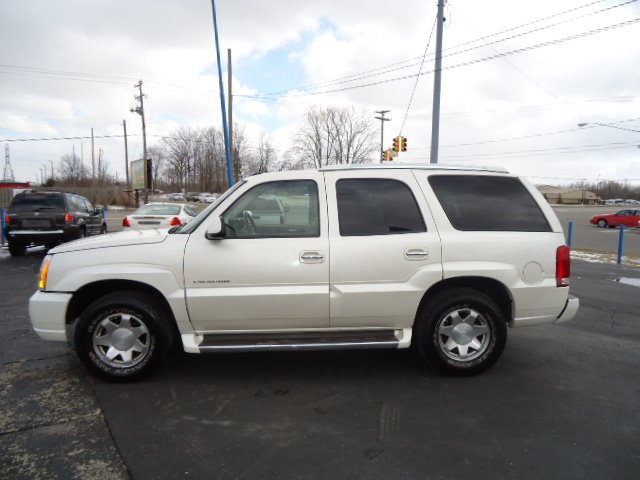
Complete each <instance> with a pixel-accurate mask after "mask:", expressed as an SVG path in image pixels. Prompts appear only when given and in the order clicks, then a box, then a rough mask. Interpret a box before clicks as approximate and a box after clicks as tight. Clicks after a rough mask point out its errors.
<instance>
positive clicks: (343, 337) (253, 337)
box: [198, 330, 400, 353]
mask: <svg viewBox="0 0 640 480" xmlns="http://www.w3.org/2000/svg"><path fill="white" fill-rule="evenodd" d="M399 347H400V340H399V339H398V338H397V337H396V335H395V331H394V330H359V331H345V332H291V333H288V332H284V333H263V334H256V333H253V332H252V333H247V334H238V333H233V334H212V335H204V336H203V340H202V343H200V345H198V350H199V351H200V352H202V353H205V352H239V351H247V350H252V351H266V350H271V351H273V350H277V351H282V350H342V349H345V350H346V349H349V350H350V349H356V348H399Z"/></svg>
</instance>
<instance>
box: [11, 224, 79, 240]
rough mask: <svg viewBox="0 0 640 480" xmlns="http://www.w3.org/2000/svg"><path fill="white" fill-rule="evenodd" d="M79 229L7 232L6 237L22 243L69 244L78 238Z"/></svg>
mask: <svg viewBox="0 0 640 480" xmlns="http://www.w3.org/2000/svg"><path fill="white" fill-rule="evenodd" d="M79 233H80V228H79V227H77V226H75V225H74V226H65V227H64V228H58V229H55V230H9V229H7V231H6V235H7V238H8V239H9V240H13V241H14V242H20V243H24V244H26V245H28V244H30V243H35V244H41V243H61V242H69V241H71V240H75V239H77V238H78V234H79Z"/></svg>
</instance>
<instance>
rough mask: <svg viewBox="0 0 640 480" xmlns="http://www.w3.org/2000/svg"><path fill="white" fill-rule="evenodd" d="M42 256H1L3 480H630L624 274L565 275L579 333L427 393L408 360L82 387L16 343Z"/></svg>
mask: <svg viewBox="0 0 640 480" xmlns="http://www.w3.org/2000/svg"><path fill="white" fill-rule="evenodd" d="M40 260H41V254H37V253H30V254H29V255H28V256H26V257H24V258H12V257H9V256H8V253H7V252H6V250H3V251H0V294H1V295H2V298H1V300H0V322H1V326H2V331H3V333H4V335H3V336H2V339H1V340H0V344H1V348H0V362H1V363H2V373H0V382H1V383H2V388H1V389H0V392H2V393H0V402H1V404H2V409H1V413H0V477H2V478H25V479H26V478H29V479H32V478H47V479H48V478H125V479H126V478H134V479H146V478H223V479H225V478H252V479H255V478H261V479H262V478H278V479H283V478H318V479H321V478H322V479H324V478H375V479H377V478H380V479H389V478H393V479H396V478H403V479H405V478H406V479H413V478H416V479H426V478H433V479H450V478H475V479H499V478H517V479H523V478H524V479H527V478H531V479H534V478H535V479H539V478H563V479H572V478H575V479H605V478H616V479H637V478H640V448H638V445H640V414H639V413H638V398H640V373H639V372H640V295H638V293H640V290H638V288H639V287H636V286H632V285H627V284H624V283H621V282H616V281H615V279H616V278H619V277H627V278H640V271H639V270H637V269H631V268H625V267H620V266H615V265H602V264H591V263H585V262H580V261H577V262H574V265H573V267H574V272H573V285H572V292H573V293H574V294H576V295H578V296H579V297H581V301H582V305H581V309H580V311H579V313H578V315H577V317H576V318H575V319H574V320H573V321H571V322H569V323H567V324H564V325H546V326H539V327H529V328H523V329H518V330H510V331H509V334H510V337H509V341H508V343H507V348H506V351H505V354H504V356H503V357H502V359H501V360H500V362H499V363H498V364H497V365H496V366H495V367H494V368H493V369H492V370H490V371H488V372H487V373H485V374H483V375H481V376H478V377H473V378H450V377H443V376H440V375H438V374H436V373H434V372H432V371H430V370H429V369H427V368H425V367H423V366H422V364H421V363H420V362H419V361H417V360H416V359H415V358H414V357H413V356H412V355H411V353H410V352H407V351H384V350H374V351H341V352H306V353H254V354H248V355H247V354H224V355H206V356H205V355H203V356H199V355H187V354H175V355H173V356H172V357H171V358H170V359H169V360H168V362H167V363H166V364H165V365H164V368H163V369H162V370H161V371H159V372H157V374H155V375H154V376H153V377H151V378H150V379H148V380H146V381H144V382H141V383H135V384H124V385H121V384H111V383H106V382H104V381H102V380H99V379H96V378H94V377H91V376H89V375H88V374H87V373H86V372H85V370H84V369H83V368H82V367H81V365H80V364H79V362H78V360H77V359H76V358H75V356H74V355H73V354H72V352H71V351H70V349H69V348H68V347H67V346H66V345H64V344H57V343H52V342H44V341H40V340H39V339H38V338H37V337H36V336H35V334H33V333H32V331H31V328H30V324H29V321H28V315H27V301H28V298H29V296H30V295H31V293H32V292H33V290H34V288H35V286H34V285H35V284H34V281H35V271H36V270H37V268H38V265H39V262H40Z"/></svg>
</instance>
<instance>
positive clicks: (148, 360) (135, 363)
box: [74, 291, 175, 382]
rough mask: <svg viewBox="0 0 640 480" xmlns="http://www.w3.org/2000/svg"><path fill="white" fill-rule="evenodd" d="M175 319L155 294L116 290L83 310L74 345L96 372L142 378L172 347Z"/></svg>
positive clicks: (123, 378)
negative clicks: (161, 304)
mask: <svg viewBox="0 0 640 480" xmlns="http://www.w3.org/2000/svg"><path fill="white" fill-rule="evenodd" d="M171 321H172V320H171V318H170V316H169V315H168V314H167V313H166V312H165V311H164V309H162V308H161V307H159V306H158V301H157V300H156V299H154V298H152V297H151V296H149V295H146V294H143V293H135V292H127V291H117V292H113V293H110V294H107V295H105V296H104V297H102V298H99V299H98V300H96V301H95V302H93V303H92V304H91V305H89V306H88V307H87V308H86V309H85V310H84V312H82V315H81V316H80V318H79V319H78V323H77V325H76V328H75V334H74V347H75V350H76V353H77V355H78V357H79V358H80V360H82V362H83V363H84V364H85V365H87V366H88V367H89V369H90V370H91V371H92V372H94V373H96V374H98V375H100V376H102V377H105V378H107V379H109V380H115V381H119V382H128V381H134V380H139V379H140V378H143V377H144V376H146V375H148V374H149V373H150V372H151V371H152V370H153V369H154V368H155V367H156V366H157V365H158V363H159V362H160V361H161V360H162V359H163V358H164V357H165V356H166V354H167V352H168V351H169V350H170V349H171V346H172V344H173V343H174V339H175V334H174V329H173V328H172V326H171V324H170V322H171ZM114 335H116V337H115V338H114ZM108 357H111V358H108Z"/></svg>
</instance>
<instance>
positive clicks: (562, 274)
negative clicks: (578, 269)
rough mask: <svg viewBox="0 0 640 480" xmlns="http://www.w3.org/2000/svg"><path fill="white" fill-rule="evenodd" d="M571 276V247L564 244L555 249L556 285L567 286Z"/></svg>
mask: <svg viewBox="0 0 640 480" xmlns="http://www.w3.org/2000/svg"><path fill="white" fill-rule="evenodd" d="M569 278H571V248H570V247H567V246H566V245H562V246H561V247H558V249H557V250H556V285H557V286H558V287H568V286H569Z"/></svg>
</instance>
